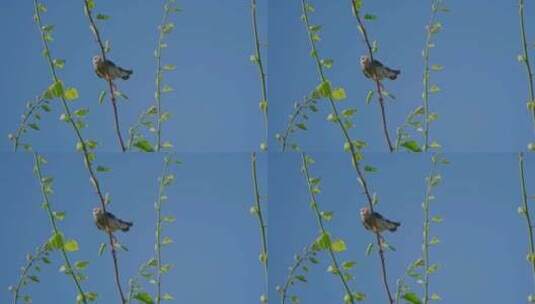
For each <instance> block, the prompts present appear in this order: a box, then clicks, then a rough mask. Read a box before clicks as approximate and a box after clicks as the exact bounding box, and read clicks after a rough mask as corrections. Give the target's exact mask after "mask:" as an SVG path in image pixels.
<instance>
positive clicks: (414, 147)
mask: <svg viewBox="0 0 535 304" xmlns="http://www.w3.org/2000/svg"><path fill="white" fill-rule="evenodd" d="M401 146H402V147H404V148H406V149H407V150H409V151H412V152H422V149H421V148H420V146H419V145H418V143H417V142H416V141H414V140H409V141H406V142H404V143H402V144H401Z"/></svg>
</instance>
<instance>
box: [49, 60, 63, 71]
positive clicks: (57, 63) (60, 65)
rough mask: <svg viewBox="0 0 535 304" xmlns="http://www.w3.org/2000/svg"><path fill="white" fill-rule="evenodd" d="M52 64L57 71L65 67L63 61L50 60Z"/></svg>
mask: <svg viewBox="0 0 535 304" xmlns="http://www.w3.org/2000/svg"><path fill="white" fill-rule="evenodd" d="M52 63H53V64H54V67H55V68H57V69H63V67H64V66H65V60H63V59H54V60H52Z"/></svg>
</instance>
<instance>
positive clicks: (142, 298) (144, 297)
mask: <svg viewBox="0 0 535 304" xmlns="http://www.w3.org/2000/svg"><path fill="white" fill-rule="evenodd" d="M134 299H136V300H138V301H139V302H141V303H145V304H154V301H153V300H152V298H151V296H150V295H149V294H148V293H146V292H139V293H137V294H135V295H134Z"/></svg>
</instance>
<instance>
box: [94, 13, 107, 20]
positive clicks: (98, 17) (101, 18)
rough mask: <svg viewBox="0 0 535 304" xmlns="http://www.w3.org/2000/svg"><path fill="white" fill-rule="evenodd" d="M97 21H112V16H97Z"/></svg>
mask: <svg viewBox="0 0 535 304" xmlns="http://www.w3.org/2000/svg"><path fill="white" fill-rule="evenodd" d="M97 19H98V20H108V19H110V16H108V15H104V14H97Z"/></svg>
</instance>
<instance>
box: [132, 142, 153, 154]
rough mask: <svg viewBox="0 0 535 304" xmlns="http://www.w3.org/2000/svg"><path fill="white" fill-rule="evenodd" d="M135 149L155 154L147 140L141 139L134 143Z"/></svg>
mask: <svg viewBox="0 0 535 304" xmlns="http://www.w3.org/2000/svg"><path fill="white" fill-rule="evenodd" d="M134 147H136V148H138V149H140V150H142V151H144V152H154V148H153V147H152V145H151V144H150V142H149V141H148V140H146V139H139V140H138V141H136V142H135V143H134Z"/></svg>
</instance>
